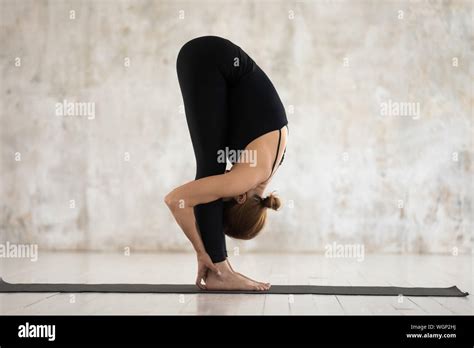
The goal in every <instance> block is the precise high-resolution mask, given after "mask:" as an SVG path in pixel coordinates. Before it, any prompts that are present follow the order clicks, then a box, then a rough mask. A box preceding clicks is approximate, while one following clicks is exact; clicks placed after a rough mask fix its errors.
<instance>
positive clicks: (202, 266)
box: [196, 252, 220, 290]
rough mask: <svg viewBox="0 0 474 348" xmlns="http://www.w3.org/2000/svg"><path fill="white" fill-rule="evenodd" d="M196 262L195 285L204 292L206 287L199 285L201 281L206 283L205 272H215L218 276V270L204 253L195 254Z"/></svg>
mask: <svg viewBox="0 0 474 348" xmlns="http://www.w3.org/2000/svg"><path fill="white" fill-rule="evenodd" d="M197 262H198V272H197V278H196V285H197V286H198V287H199V288H200V289H203V290H205V289H206V285H204V284H202V283H201V280H203V281H204V282H206V278H207V272H209V271H211V272H216V273H217V274H218V275H220V271H219V269H218V268H217V267H216V266H215V265H214V263H213V262H212V260H211V258H210V257H209V254H208V253H206V252H199V253H197Z"/></svg>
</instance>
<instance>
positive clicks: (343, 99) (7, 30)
mask: <svg viewBox="0 0 474 348" xmlns="http://www.w3.org/2000/svg"><path fill="white" fill-rule="evenodd" d="M71 11H73V12H71ZM183 11H184V12H183ZM0 13H1V14H0V15H1V33H0V39H1V50H0V62H1V90H0V93H1V94H0V95H1V98H0V101H1V137H0V140H1V142H0V144H1V153H0V155H1V157H0V161H1V162H0V164H1V176H0V180H1V181H0V183H1V191H0V239H1V241H6V240H8V241H10V242H27V243H38V244H39V246H40V248H43V249H45V248H52V249H121V248H123V247H126V246H129V247H131V248H132V249H146V250H163V249H172V250H180V249H187V250H189V245H188V242H187V241H186V239H185V237H184V236H183V235H182V233H180V232H179V229H178V227H177V226H176V225H175V224H173V221H172V217H171V216H170V214H169V213H168V211H167V209H166V208H165V206H164V205H163V203H162V198H163V196H164V195H165V193H166V192H168V191H169V190H170V189H171V188H173V187H174V186H176V185H178V184H181V183H183V182H184V181H188V180H191V179H192V178H193V175H194V159H193V153H192V148H191V144H190V139H189V135H188V133H187V128H186V123H185V118H184V115H183V114H182V113H181V112H180V110H181V109H180V105H181V104H182V100H181V95H180V91H179V86H178V82H177V78H176V71H175V60H176V55H177V53H178V50H179V48H180V47H181V45H182V44H183V43H185V42H186V41H187V40H189V39H191V38H193V37H196V36H200V35H206V34H213V35H219V36H224V37H227V38H229V39H231V40H232V41H234V42H235V43H237V44H238V45H239V46H241V47H242V48H244V50H246V51H247V52H248V53H249V54H250V55H251V56H252V57H253V58H254V59H255V60H256V61H257V63H258V64H259V65H260V66H261V67H262V68H263V69H264V70H265V71H266V72H267V74H268V75H269V76H270V78H271V79H272V80H273V82H274V84H275V86H276V88H277V90H278V91H279V93H280V96H281V98H282V101H283V103H284V104H285V107H286V108H287V111H288V117H289V121H290V127H291V128H290V132H291V133H290V137H289V145H288V151H287V155H286V160H285V163H284V165H283V166H282V167H281V168H280V169H279V171H278V173H277V175H276V176H275V178H274V180H273V182H272V184H271V186H270V190H274V189H275V190H278V193H279V194H280V196H281V197H282V198H283V199H284V201H285V205H284V207H283V209H282V211H281V212H279V213H273V212H270V221H269V224H268V226H267V229H266V231H265V233H264V234H263V235H262V236H261V237H259V238H257V239H256V240H253V241H250V242H246V243H235V242H230V243H229V245H228V247H229V249H230V252H232V249H233V248H234V247H235V246H238V247H240V248H241V251H240V252H243V251H244V250H302V251H324V246H325V245H326V244H328V243H333V242H337V243H363V245H364V246H365V250H366V251H381V252H399V251H400V252H451V251H452V248H453V247H457V248H459V250H460V251H462V250H464V251H466V250H468V248H470V240H471V229H472V215H473V206H472V177H473V152H472V114H471V110H472V104H473V98H472V85H471V81H472V80H471V79H472V74H473V71H472V65H470V62H472V61H474V60H473V45H472V42H474V41H473V35H472V2H469V1H449V2H448V1H445V2H440V1H409V2H398V1H319V2H318V1H313V2H310V1H306V2H269V1H260V2H256V1H192V2H178V1H23V0H21V1H13V0H11V1H10V0H0ZM64 100H67V101H70V102H84V103H90V104H89V106H91V107H94V109H89V111H90V113H88V114H84V113H81V110H73V111H75V112H76V113H75V114H74V115H68V113H67V110H65V111H64V110H63V111H64V112H63V113H62V114H61V110H60V108H59V109H58V105H57V103H62V102H63V101H64ZM407 107H408V108H407ZM82 111H83V112H86V111H87V110H82ZM242 249H244V250H242Z"/></svg>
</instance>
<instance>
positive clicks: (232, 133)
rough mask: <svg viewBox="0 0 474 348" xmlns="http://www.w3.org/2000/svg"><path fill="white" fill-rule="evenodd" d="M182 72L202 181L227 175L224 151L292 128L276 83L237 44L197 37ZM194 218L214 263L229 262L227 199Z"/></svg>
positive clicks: (184, 52) (184, 53)
mask: <svg viewBox="0 0 474 348" xmlns="http://www.w3.org/2000/svg"><path fill="white" fill-rule="evenodd" d="M176 68H177V73H178V80H179V85H180V88H181V93H182V96H183V101H184V108H185V113H186V120H187V123H188V128H189V133H190V135H191V141H192V145H193V148H194V155H195V157H196V166H197V168H196V176H195V178H196V180H197V179H200V178H203V177H207V176H211V175H218V174H223V173H224V172H225V169H226V163H219V162H218V160H217V154H218V151H219V150H224V149H225V148H226V147H229V148H230V149H240V148H242V149H244V148H245V146H246V145H247V144H248V143H249V142H250V141H252V140H253V139H256V138H257V137H258V136H261V135H263V134H265V133H267V132H269V131H272V130H275V129H280V128H281V127H283V126H284V125H285V124H286V117H285V115H284V109H283V106H282V105H281V102H280V100H279V98H278V95H277V94H276V91H275V89H274V87H273V85H272V83H271V82H270V80H269V79H268V77H267V76H266V75H265V73H264V72H263V71H262V70H261V69H260V68H259V67H258V66H257V65H256V64H255V62H254V61H253V60H252V59H251V58H250V57H249V56H248V55H247V54H246V53H245V52H244V51H243V50H242V49H241V48H240V47H238V46H236V45H235V44H233V43H232V42H231V41H229V40H226V39H223V38H220V37H216V36H204V37H199V38H196V39H193V40H191V41H189V42H187V43H186V44H185V45H184V46H183V47H182V48H181V50H180V52H179V54H178V58H177V62H176ZM275 115H276V116H275ZM194 214H195V217H196V224H197V227H198V229H199V232H200V234H201V238H202V241H203V243H204V246H205V248H206V251H207V253H208V254H209V256H210V257H211V259H212V261H213V262H214V263H216V262H221V261H224V260H225V259H226V257H227V250H226V244H225V235H224V233H223V229H224V225H223V224H224V221H223V219H224V217H223V201H222V199H218V200H216V201H214V202H210V203H206V204H200V205H198V206H196V207H195V208H194Z"/></svg>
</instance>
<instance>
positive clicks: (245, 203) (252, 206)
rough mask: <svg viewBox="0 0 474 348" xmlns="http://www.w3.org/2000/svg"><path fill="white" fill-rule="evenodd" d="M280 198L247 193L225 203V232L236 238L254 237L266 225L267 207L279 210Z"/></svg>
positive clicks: (271, 195) (246, 238)
mask: <svg viewBox="0 0 474 348" xmlns="http://www.w3.org/2000/svg"><path fill="white" fill-rule="evenodd" d="M280 205H281V203H280V199H279V198H278V197H276V196H274V195H273V194H270V195H269V196H267V197H265V198H262V197H260V196H259V195H257V194H255V193H252V194H250V193H245V194H243V195H240V196H238V197H236V198H235V199H232V200H229V201H227V202H225V203H224V233H225V234H226V235H228V236H229V237H232V238H236V239H245V240H248V239H252V238H254V237H255V236H256V235H257V234H258V233H259V232H260V231H261V230H262V228H263V226H264V225H265V221H266V218H267V209H269V208H270V209H273V210H278V208H280Z"/></svg>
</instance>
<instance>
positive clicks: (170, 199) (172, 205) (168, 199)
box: [164, 191, 177, 211]
mask: <svg viewBox="0 0 474 348" xmlns="http://www.w3.org/2000/svg"><path fill="white" fill-rule="evenodd" d="M164 202H165V204H166V205H167V206H168V208H169V209H170V210H171V211H173V210H175V209H176V206H177V202H176V198H175V197H174V195H173V191H171V192H170V193H168V194H167V195H166V196H165V198H164Z"/></svg>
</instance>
